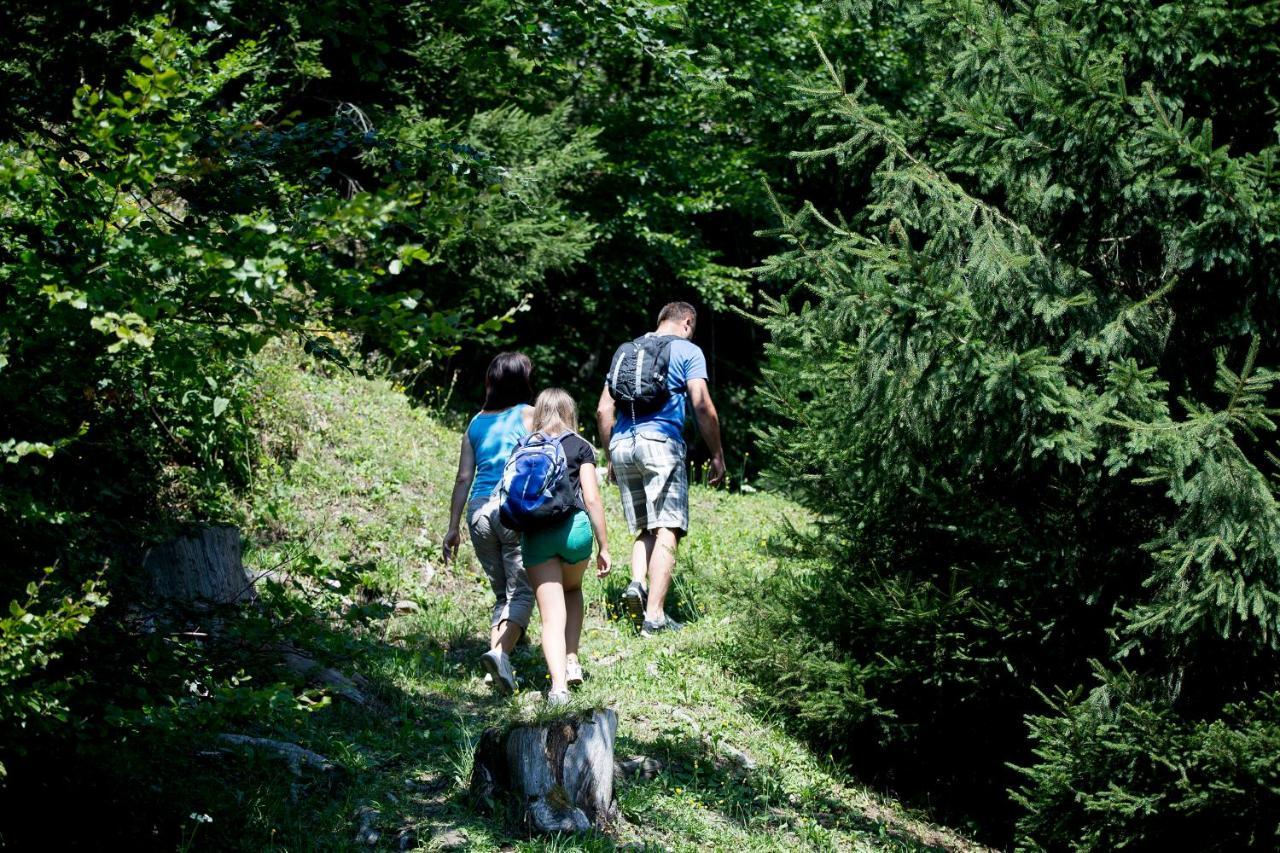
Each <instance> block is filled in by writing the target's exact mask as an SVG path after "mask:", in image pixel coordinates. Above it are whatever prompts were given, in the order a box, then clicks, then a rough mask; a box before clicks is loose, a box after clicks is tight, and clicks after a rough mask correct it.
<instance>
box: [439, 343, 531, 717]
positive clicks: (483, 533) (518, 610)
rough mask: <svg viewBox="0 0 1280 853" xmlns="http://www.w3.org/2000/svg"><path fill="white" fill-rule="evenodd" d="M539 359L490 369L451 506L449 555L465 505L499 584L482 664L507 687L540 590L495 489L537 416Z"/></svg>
mask: <svg viewBox="0 0 1280 853" xmlns="http://www.w3.org/2000/svg"><path fill="white" fill-rule="evenodd" d="M532 374H533V363H532V362H530V361H529V357H528V356H526V355H525V354H524V353H520V352H504V353H499V354H498V355H496V356H494V358H493V361H491V362H489V369H488V371H486V373H485V377H484V408H483V409H481V410H480V413H479V414H477V415H476V416H475V417H474V418H472V419H471V423H470V424H468V425H467V430H466V432H465V433H463V435H462V448H461V451H460V452H459V456H458V476H457V478H456V479H455V480H454V483H453V497H452V500H451V502H450V506H449V532H448V533H446V534H445V537H444V558H445V561H446V562H448V561H449V560H451V559H453V557H454V555H455V554H457V552H458V546H459V545H460V544H461V542H462V533H461V530H460V528H459V523H460V522H461V520H462V513H463V510H464V509H465V510H466V514H467V515H466V517H467V528H468V531H469V532H470V534H471V546H472V548H474V549H475V552H476V559H477V560H479V561H480V565H481V567H483V568H484V573H485V574H486V575H488V577H489V585H490V587H492V589H493V595H494V599H495V602H494V605H493V615H492V617H491V619H490V631H489V651H487V652H485V653H484V654H483V655H481V656H480V665H481V666H482V667H484V669H485V671H486V672H487V673H488V674H489V675H490V677H491V678H492V679H493V686H494V687H495V688H496V689H497V690H499V691H500V692H502V693H510V692H512V691H513V690H514V689H515V677H514V675H513V673H512V670H511V660H510V657H509V655H510V654H511V650H512V649H514V648H515V646H516V643H517V642H519V640H520V637H521V636H522V635H523V634H524V632H525V631H526V630H527V629H528V627H529V616H530V615H531V614H532V613H533V590H532V589H531V588H530V587H529V578H528V575H526V574H525V570H524V563H523V561H522V560H521V559H520V534H519V533H516V532H515V531H513V530H508V529H507V528H505V527H503V526H502V522H501V521H500V520H499V519H498V501H497V498H496V496H495V495H494V490H495V488H496V487H497V485H498V483H499V482H500V481H501V480H502V469H503V466H505V465H506V463H507V457H508V456H510V455H511V451H512V450H513V449H514V448H515V446H516V442H518V441H519V440H520V439H521V438H523V437H524V436H526V435H528V434H529V429H530V427H531V426H532V424H533V407H532V406H530V405H529V400H530V399H531V398H532V397H533V387H532V386H531V385H530V382H529V380H530V377H531V376H532Z"/></svg>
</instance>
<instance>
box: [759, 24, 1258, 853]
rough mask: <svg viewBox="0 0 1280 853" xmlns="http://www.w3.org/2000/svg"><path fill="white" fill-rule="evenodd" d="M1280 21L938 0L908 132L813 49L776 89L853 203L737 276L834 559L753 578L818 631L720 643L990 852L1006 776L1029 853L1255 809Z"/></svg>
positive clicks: (797, 226) (1245, 840) (1193, 826)
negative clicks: (972, 823) (805, 64)
mask: <svg viewBox="0 0 1280 853" xmlns="http://www.w3.org/2000/svg"><path fill="white" fill-rule="evenodd" d="M1278 18H1280V5H1277V4H1275V3H1266V4H1259V5H1254V6H1246V7H1237V6H1234V5H1232V4H1228V3H1222V2H1216V3H1213V2H1211V3H1207V4H1205V3H1197V4H1190V3H1165V4H1156V3H1143V2H1139V3H1111V2H1103V3H1086V2H1055V3H1034V4H1031V3H1012V4H1004V3H994V2H988V1H987V0H959V1H957V0H936V2H923V3H921V4H919V5H918V6H916V7H915V11H914V14H913V16H912V18H911V22H912V27H913V28H914V30H915V33H916V35H917V37H918V38H920V39H922V40H924V42H925V43H927V44H928V45H929V49H928V56H927V60H926V61H927V69H926V70H925V72H924V74H925V76H926V78H927V79H929V80H930V81H931V82H930V84H929V87H928V92H927V94H926V96H924V97H922V98H920V99H919V101H918V103H917V105H916V108H915V109H913V110H912V111H910V112H903V111H901V110H894V109H890V108H888V107H887V106H886V105H885V104H884V103H883V102H882V99H877V98H876V97H874V96H869V95H867V94H866V93H865V92H864V91H863V90H862V89H859V88H856V87H853V88H851V87H849V86H847V85H846V83H845V80H844V78H843V75H842V73H841V71H840V70H839V69H838V68H836V67H835V66H834V65H832V64H831V63H830V62H828V61H827V60H826V57H825V55H823V56H822V60H823V63H824V68H823V70H822V73H821V74H820V75H817V76H816V77H814V78H813V79H811V80H809V81H806V82H805V83H804V84H802V85H801V86H800V87H799V88H798V90H797V91H798V100H797V106H798V108H799V109H801V110H803V111H804V112H805V113H806V114H807V115H809V116H810V117H811V128H812V132H813V134H814V137H815V140H816V144H815V146H814V147H813V148H812V149H811V150H807V151H803V152H798V153H796V154H795V157H796V158H797V159H798V160H799V161H801V163H802V164H808V163H812V164H814V165H815V167H816V166H821V165H834V166H835V167H836V168H837V169H838V170H839V173H840V174H841V176H842V180H845V181H846V182H848V183H849V185H850V186H851V187H855V188H856V187H862V188H864V189H865V191H866V197H865V203H863V204H862V205H861V206H858V207H853V208H850V209H846V210H843V211H837V210H820V209H819V208H818V207H817V206H815V205H812V204H807V205H803V206H802V207H800V208H799V209H798V210H795V211H788V210H785V209H783V208H782V207H781V206H780V208H779V218H780V223H781V224H780V227H779V228H778V229H777V231H776V232H775V236H776V237H777V238H778V239H779V240H781V241H782V242H783V243H784V245H785V248H784V250H782V251H780V252H778V253H777V254H775V255H774V256H772V257H770V258H769V259H768V260H767V261H766V262H765V263H764V264H763V266H762V268H761V270H760V273H761V274H762V275H763V276H764V277H765V278H766V279H767V280H770V281H775V282H784V283H790V284H792V286H793V287H792V290H791V292H790V294H789V295H788V296H786V297H784V298H782V299H779V300H776V301H766V305H765V310H764V312H763V322H764V323H765V324H766V325H767V327H768V328H769V330H770V331H771V333H772V339H773V343H772V345H771V348H770V360H771V362H770V363H771V369H770V371H769V372H768V377H767V378H768V392H769V395H770V398H771V400H772V405H773V407H774V409H775V410H776V412H777V413H778V414H779V415H781V416H782V417H784V418H785V419H787V421H788V423H787V425H786V426H785V427H783V428H781V429H779V430H776V431H774V432H773V433H772V434H771V435H770V437H769V440H768V446H769V448H770V451H771V452H772V454H773V455H774V459H775V464H776V465H777V467H778V468H780V469H783V470H786V471H788V474H789V477H790V478H791V480H792V482H795V483H798V486H799V489H800V491H801V492H802V494H803V495H804V496H805V498H806V499H807V501H808V502H809V503H810V504H811V505H812V506H813V507H814V508H815V509H817V510H819V511H820V512H821V513H822V515H823V518H824V519H825V520H826V521H825V524H824V527H823V546H824V553H825V554H826V555H827V559H826V560H824V561H819V564H818V565H817V566H815V567H813V568H811V569H810V570H809V571H807V572H805V573H802V574H800V575H798V576H792V577H789V578H784V579H781V580H779V581H778V582H777V583H776V589H775V590H774V592H775V593H776V594H777V595H778V596H779V600H780V601H783V602H785V605H784V606H783V608H779V609H780V610H782V609H785V608H787V607H798V608H800V609H802V611H805V612H806V613H808V612H809V611H818V612H813V613H812V614H811V615H812V619H811V620H810V621H809V622H807V623H806V624H808V625H810V626H812V628H813V632H814V636H805V635H804V634H803V633H799V632H796V634H795V641H796V642H795V644H794V645H792V646H788V645H786V644H782V645H779V644H778V643H777V642H776V641H774V642H773V643H768V642H765V641H764V640H763V636H760V637H757V639H756V640H753V639H751V638H750V637H749V638H747V639H746V640H744V641H743V648H742V649H741V651H742V653H743V654H745V655H746V656H747V657H748V658H749V659H750V660H753V661H754V662H755V663H756V664H757V665H759V667H760V668H761V671H764V672H774V673H779V674H781V673H784V672H785V673H786V677H785V678H784V679H782V680H781V681H779V682H778V684H777V687H778V689H777V690H776V691H775V692H774V693H773V694H772V699H771V700H770V701H772V702H773V703H775V704H776V705H778V706H780V707H784V708H789V709H791V710H792V711H796V710H798V711H799V712H800V719H801V720H802V721H804V724H805V725H807V726H809V727H810V730H811V731H812V732H813V733H814V734H815V735H816V736H819V737H824V738H826V739H829V740H836V741H837V744H838V745H839V746H840V747H841V748H842V749H843V751H844V752H845V754H847V755H850V756H856V757H857V758H858V762H859V766H861V767H863V768H864V769H867V770H870V771H872V772H878V773H881V774H883V775H884V776H885V777H886V778H889V779H891V780H893V781H894V783H895V785H901V786H906V787H911V786H916V787H918V788H920V789H928V790H932V791H934V792H936V793H941V794H942V801H943V802H944V803H949V804H950V806H951V807H952V808H954V809H956V810H959V811H962V812H965V813H968V814H971V815H972V814H979V815H981V816H983V817H985V818H986V819H987V820H989V821H992V822H993V823H990V824H989V826H993V825H994V826H996V827H997V828H995V829H994V830H992V831H993V837H1000V836H1001V834H1002V832H1003V831H1006V830H1007V829H1008V822H1007V819H1008V816H1007V815H1004V814H1002V809H1001V808H1000V807H993V806H992V805H991V802H990V799H991V798H992V797H1000V795H999V789H1000V788H1001V787H1006V786H1007V787H1010V788H1014V789H1016V790H1015V791H1014V799H1015V800H1016V803H1017V805H1018V807H1019V808H1020V810H1021V819H1020V822H1019V824H1018V826H1019V830H1020V833H1021V837H1022V839H1023V840H1024V841H1025V842H1026V843H1028V844H1031V845H1043V846H1046V847H1062V846H1080V847H1096V846H1103V847H1111V846H1118V845H1121V844H1125V843H1128V844H1139V845H1143V846H1146V845H1156V844H1164V843H1172V842H1174V841H1178V842H1181V843H1187V842H1190V843H1192V844H1195V843H1196V841H1197V840H1199V841H1204V842H1205V843H1215V844H1223V843H1228V846H1231V845H1262V844H1266V843H1269V842H1270V841H1271V840H1272V839H1273V837H1274V836H1273V833H1274V831H1275V830H1276V828H1277V826H1278V825H1280V824H1278V823H1277V817H1278V813H1277V810H1276V804H1277V793H1278V792H1280V778H1278V777H1277V775H1276V772H1275V763H1274V760H1272V759H1268V758H1267V756H1268V754H1273V750H1272V752H1271V753H1268V751H1267V750H1268V749H1270V745H1271V744H1273V743H1274V740H1275V738H1276V736H1277V733H1280V718H1277V716H1276V714H1275V708H1276V701H1277V695H1280V694H1277V693H1276V691H1277V689H1278V688H1280V683H1278V681H1277V675H1278V672H1277V666H1276V665H1277V662H1278V660H1277V655H1276V650H1277V643H1278V642H1280V639H1278V637H1277V628H1278V627H1280V621H1278V620H1280V576H1278V575H1277V569H1278V568H1280V508H1278V507H1277V504H1276V490H1275V487H1276V481H1275V477H1274V470H1275V469H1274V467H1273V466H1274V462H1275V457H1274V455H1273V452H1272V451H1273V449H1274V442H1275V435H1274V429H1275V424H1274V421H1273V415H1274V406H1273V402H1274V399H1275V385H1276V380H1277V378H1280V375H1278V374H1277V373H1276V372H1275V371H1274V370H1272V369H1270V368H1269V367H1267V365H1268V364H1274V363H1276V361H1277V357H1278V356H1280V352H1277V344H1278V343H1280V340H1278V339H1277V333H1278V332H1280V325H1277V322H1276V315H1275V311H1274V308H1273V305H1274V294H1273V290H1272V288H1273V287H1274V282H1275V281H1276V280H1277V279H1278V278H1280V276H1278V273H1280V256H1278V255H1277V248H1276V247H1277V236H1278V235H1280V194H1278V193H1277V184H1278V183H1280V175H1278V174H1277V171H1276V168H1275V163H1276V156H1277V152H1278V151H1280V145H1278V144H1277V139H1276V132H1275V127H1274V121H1275V116H1276V110H1277V106H1278V105H1280V97H1278V94H1280V93H1277V91H1276V87H1277V82H1276V81H1277V79H1278V78H1277V75H1276V73H1275V71H1276V67H1275V65H1276V63H1275V59H1274V57H1275V56H1276V52H1275V48H1276V39H1275V36H1274V35H1270V34H1271V33H1274V32H1276V31H1277V30H1276V26H1275V25H1276V23H1277V19H1278ZM1264 33H1266V34H1267V35H1262V34H1264ZM1264 116H1265V117H1266V119H1265V122H1270V123H1272V125H1271V126H1268V127H1266V128H1265V129H1264V128H1262V127H1260V120H1261V119H1262V117H1264ZM795 472H801V476H799V477H796V476H795ZM833 602H834V603H835V605H836V606H832V605H833ZM786 621H788V620H787V619H784V618H783V617H781V616H780V617H779V619H778V620H777V621H772V622H766V626H767V627H766V630H779V629H780V630H788V629H787V628H786V625H785V622H786ZM793 621H794V620H792V622H793ZM780 622H781V623H784V624H780ZM1046 697H1052V698H1051V699H1050V701H1049V702H1047V703H1046ZM1026 715H1032V716H1031V721H1030V735H1031V737H1030V739H1028V737H1027V735H1028V729H1027V728H1026V726H1025V725H1024V724H1023V718H1024V716H1026ZM1119 720H1128V721H1130V722H1131V723H1132V725H1120V724H1118V723H1117V721H1119ZM1139 721H1145V722H1144V723H1143V724H1142V725H1139ZM1005 762H1013V763H1015V764H1019V765H1022V769H1021V770H1020V771H1019V772H1018V774H1017V775H1015V774H1014V772H1013V771H1007V772H1003V773H1002V768H1003V766H1004V764H1005ZM1224 768H1226V769H1225V770H1224ZM1228 771H1229V773H1228V775H1229V778H1230V781H1229V782H1225V783H1223V782H1220V781H1216V779H1220V778H1221V776H1222V774H1223V773H1227V772H1228ZM974 777H978V778H979V779H984V778H985V779H991V780H993V782H992V785H991V786H990V787H987V788H984V787H983V786H982V785H976V786H975V785H974V784H973V780H974ZM993 789H994V790H993ZM1000 799H1003V797H1000ZM1228 817H1229V818H1230V819H1229V820H1228V819H1226V818H1228ZM1002 820H1004V821H1006V822H1005V823H1004V824H1003V825H1004V830H1002V829H1000V828H999V825H1000V823H1001V821H1002ZM1225 839H1230V842H1227V841H1225Z"/></svg>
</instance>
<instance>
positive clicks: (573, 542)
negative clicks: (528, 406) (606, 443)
mask: <svg viewBox="0 0 1280 853" xmlns="http://www.w3.org/2000/svg"><path fill="white" fill-rule="evenodd" d="M577 431H578V407H577V406H576V405H575V404H574V402H573V398H572V397H570V396H569V394H568V393H567V392H565V391H564V390H562V389H560V388H548V389H547V390H545V391H543V392H542V393H541V394H539V395H538V399H537V401H536V402H535V404H534V409H533V432H535V433H542V434H543V435H547V436H552V437H554V436H561V435H563V436H564V438H563V439H562V440H561V442H560V446H561V448H562V449H563V451H564V455H565V461H566V463H567V465H566V469H565V476H566V477H569V478H570V483H571V484H572V485H573V488H574V491H575V492H576V494H577V500H576V506H575V508H574V511H573V513H572V515H570V516H569V517H568V518H566V519H565V520H564V521H562V522H560V523H558V524H556V525H555V526H553V527H549V528H546V529H543V530H537V531H532V532H529V533H525V534H524V535H523V537H521V542H520V548H521V552H522V555H523V562H524V566H525V571H526V572H527V573H528V575H529V584H530V586H532V587H533V594H534V597H535V598H536V599H537V602H538V611H539V612H540V613H541V614H542V654H543V655H544V656H545V657H546V660H547V671H548V672H549V673H550V675H551V689H550V691H549V692H548V693H547V701H548V702H549V703H551V704H553V705H560V704H564V703H565V702H567V701H569V687H570V686H571V685H573V686H576V685H578V684H581V683H582V666H581V664H580V663H579V662H578V640H579V638H580V637H581V635H582V575H583V573H584V572H585V571H586V568H587V562H588V560H590V558H591V546H592V533H593V532H594V534H595V541H596V542H597V543H599V550H598V552H597V554H596V576H597V577H604V576H605V575H607V574H609V569H610V563H611V560H610V558H609V534H608V531H607V530H606V529H605V525H604V505H603V503H602V502H601V500H600V487H599V480H597V479H596V450H595V448H594V447H592V446H591V442H589V441H587V440H586V439H585V438H583V437H582V436H580V435H578V434H577Z"/></svg>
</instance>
